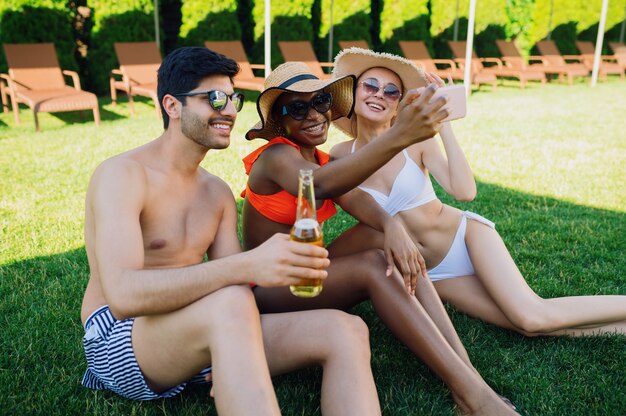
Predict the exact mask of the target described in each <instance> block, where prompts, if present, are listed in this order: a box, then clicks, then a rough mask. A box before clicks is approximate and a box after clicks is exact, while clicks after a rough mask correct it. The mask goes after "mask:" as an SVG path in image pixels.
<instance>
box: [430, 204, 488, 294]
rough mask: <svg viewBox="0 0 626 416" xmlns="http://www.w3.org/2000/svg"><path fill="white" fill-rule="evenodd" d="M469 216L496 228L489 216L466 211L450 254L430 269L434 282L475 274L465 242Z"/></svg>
mask: <svg viewBox="0 0 626 416" xmlns="http://www.w3.org/2000/svg"><path fill="white" fill-rule="evenodd" d="M468 218H469V219H472V220H475V221H478V222H481V223H483V224H485V225H488V226H489V227H491V228H493V229H495V228H496V225H495V224H494V223H493V222H491V221H489V220H488V219H487V218H485V217H482V216H480V215H478V214H474V213H473V212H470V211H464V212H463V216H462V217H461V223H460V224H459V228H457V230H456V235H455V236H454V240H453V241H452V245H451V246H450V250H448V254H446V256H445V257H444V258H443V260H441V263H439V264H438V265H437V266H435V267H433V268H432V269H429V270H428V276H429V277H430V280H432V281H433V282H436V281H438V280H443V279H453V278H455V277H461V276H471V275H473V274H474V266H473V265H472V260H471V259H470V256H469V253H468V252H467V245H466V244H465V230H466V229H467V219H468Z"/></svg>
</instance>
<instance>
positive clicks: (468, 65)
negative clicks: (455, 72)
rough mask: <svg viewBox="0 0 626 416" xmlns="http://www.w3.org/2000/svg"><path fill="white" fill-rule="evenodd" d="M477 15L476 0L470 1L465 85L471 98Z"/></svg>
mask: <svg viewBox="0 0 626 416" xmlns="http://www.w3.org/2000/svg"><path fill="white" fill-rule="evenodd" d="M475 14H476V0H470V10H469V19H468V21H467V48H466V49H465V74H464V75H463V83H464V84H465V91H466V94H467V96H469V94H470V92H471V91H472V48H473V47H474V16H475Z"/></svg>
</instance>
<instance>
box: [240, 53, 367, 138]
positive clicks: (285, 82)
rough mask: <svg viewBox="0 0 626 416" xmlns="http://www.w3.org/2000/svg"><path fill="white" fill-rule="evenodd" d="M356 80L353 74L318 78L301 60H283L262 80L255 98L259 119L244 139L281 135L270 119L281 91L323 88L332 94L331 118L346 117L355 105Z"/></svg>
mask: <svg viewBox="0 0 626 416" xmlns="http://www.w3.org/2000/svg"><path fill="white" fill-rule="evenodd" d="M355 80H356V78H355V77H354V75H345V76H343V77H334V78H333V79H328V80H320V79H319V78H317V77H316V76H315V75H313V74H311V70H310V69H309V67H308V66H307V65H306V64H305V63H304V62H286V63H284V64H281V65H279V66H278V67H277V68H276V69H274V71H272V73H271V74H270V75H269V76H268V77H267V78H266V79H265V84H264V88H265V90H264V91H263V92H262V93H261V95H259V98H258V99H257V101H256V107H257V112H258V113H259V117H260V118H261V121H260V122H258V123H257V124H256V125H255V126H254V127H253V128H252V129H250V131H248V133H246V139H248V140H252V139H256V138H262V139H267V140H270V139H273V138H274V137H277V136H281V135H283V134H284V131H283V130H282V129H281V126H280V123H278V122H277V121H276V120H273V119H272V114H271V113H272V107H273V106H274V103H275V102H276V100H277V99H278V97H279V96H280V95H281V94H282V93H284V92H304V93H310V92H315V91H319V90H322V89H324V90H326V91H328V92H330V93H331V94H332V96H333V102H332V105H331V106H330V112H331V118H332V120H335V119H337V118H340V117H349V116H350V115H351V114H352V109H353V108H354V84H355Z"/></svg>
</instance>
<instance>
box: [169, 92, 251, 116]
mask: <svg viewBox="0 0 626 416" xmlns="http://www.w3.org/2000/svg"><path fill="white" fill-rule="evenodd" d="M174 95H175V96H177V97H193V96H196V95H206V96H207V97H208V99H209V104H210V105H211V107H212V108H213V110H215V111H222V110H223V109H225V108H226V105H227V104H228V99H229V98H230V101H232V102H233V105H234V106H235V110H237V112H240V111H241V109H242V108H243V100H244V98H245V97H244V95H243V94H242V93H240V92H235V93H232V94H231V95H228V94H226V93H225V92H224V91H220V90H211V91H199V92H183V93H180V94H174Z"/></svg>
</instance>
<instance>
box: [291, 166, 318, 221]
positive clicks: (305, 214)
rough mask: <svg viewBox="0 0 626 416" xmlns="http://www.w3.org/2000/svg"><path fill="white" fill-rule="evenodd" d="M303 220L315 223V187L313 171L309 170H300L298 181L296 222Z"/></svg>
mask: <svg viewBox="0 0 626 416" xmlns="http://www.w3.org/2000/svg"><path fill="white" fill-rule="evenodd" d="M304 219H312V220H314V221H316V222H317V214H316V211H315V187H314V186H313V171H312V170H311V169H301V170H300V175H299V179H298V208H297V212H296V222H298V221H300V220H304Z"/></svg>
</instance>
